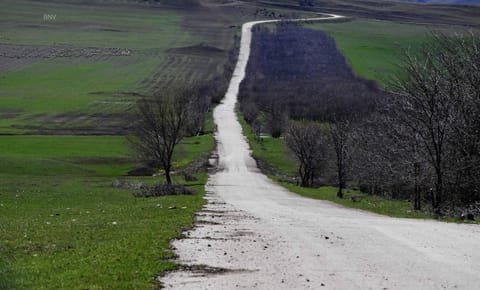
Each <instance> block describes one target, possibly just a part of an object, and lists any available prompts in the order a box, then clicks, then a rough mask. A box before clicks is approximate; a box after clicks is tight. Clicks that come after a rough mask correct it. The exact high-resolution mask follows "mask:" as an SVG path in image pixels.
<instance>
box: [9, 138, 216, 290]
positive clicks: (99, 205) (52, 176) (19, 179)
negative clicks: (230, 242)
mask: <svg viewBox="0 0 480 290" xmlns="http://www.w3.org/2000/svg"><path fill="white" fill-rule="evenodd" d="M213 145H214V141H213V136H212V134H211V133H210V134H207V135H204V136H200V137H191V138H187V139H185V141H184V142H183V143H182V144H181V146H180V147H179V148H178V149H179V150H177V162H176V166H177V168H178V166H183V165H186V164H188V163H189V162H191V161H193V160H196V159H197V158H199V157H201V156H204V155H206V154H208V153H209V152H210V151H211V150H212V148H213ZM128 150H129V149H128V146H127V143H126V140H125V138H123V137H78V136H69V137H67V136H64V137H59V136H2V137H0V160H2V162H1V163H0V217H1V218H0V220H1V223H0V249H1V251H0V288H2V289H30V288H32V289H45V288H47V289H77V288H78V289H148V288H151V287H152V285H154V281H153V279H154V277H155V276H156V275H157V274H159V273H160V272H161V271H164V270H168V269H172V268H174V267H175V266H176V265H175V264H174V263H172V262H170V261H168V260H167V259H168V258H172V257H173V255H174V254H173V253H172V251H171V250H170V246H169V241H170V240H171V239H172V238H176V237H179V236H180V235H181V230H182V229H184V228H186V227H189V226H190V225H191V224H192V222H193V213H194V212H195V211H197V210H199V209H200V207H201V206H202V205H203V203H204V200H203V198H202V197H203V193H204V184H205V182H206V178H207V176H206V174H200V175H198V178H199V180H198V181H195V182H190V183H188V184H190V185H191V186H192V187H194V188H195V189H196V190H197V191H198V194H196V195H191V196H166V197H159V198H134V197H133V195H132V192H134V191H135V190H131V189H122V188H114V187H113V186H112V182H113V181H114V180H116V179H120V180H125V181H130V182H143V183H146V184H150V183H154V182H163V177H161V176H160V177H127V176H124V175H125V173H126V172H127V170H129V169H131V168H132V164H131V161H130V160H129V159H128V158H126V156H128ZM175 181H176V182H182V183H183V182H185V181H184V180H183V179H182V178H181V177H179V176H176V177H175ZM173 206H174V207H176V209H169V207H173Z"/></svg>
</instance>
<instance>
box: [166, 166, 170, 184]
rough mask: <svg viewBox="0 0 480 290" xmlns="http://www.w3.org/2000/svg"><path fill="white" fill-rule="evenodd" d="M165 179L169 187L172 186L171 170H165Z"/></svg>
mask: <svg viewBox="0 0 480 290" xmlns="http://www.w3.org/2000/svg"><path fill="white" fill-rule="evenodd" d="M165 179H166V181H167V184H168V185H171V184H172V178H171V177H170V168H165Z"/></svg>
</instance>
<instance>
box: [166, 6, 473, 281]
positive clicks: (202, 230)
mask: <svg viewBox="0 0 480 290" xmlns="http://www.w3.org/2000/svg"><path fill="white" fill-rule="evenodd" d="M330 17H336V18H338V17H339V16H335V15H331V16H330ZM257 23H260V22H250V23H246V24H244V25H243V28H242V29H243V30H242V41H241V49H240V56H239V60H238V63H237V67H236V69H235V72H234V76H233V78H232V80H231V83H230V87H229V89H228V92H227V94H226V97H225V100H224V101H223V103H222V104H221V105H220V106H218V107H217V108H216V110H215V112H214V117H215V122H216V124H217V126H218V132H217V136H216V138H217V141H218V154H219V171H218V172H217V173H216V174H214V175H212V176H211V177H210V179H209V182H208V185H207V191H208V194H207V196H206V198H207V199H208V201H209V202H208V204H207V205H206V206H205V208H204V210H203V211H202V212H200V213H198V215H197V221H198V222H197V225H196V226H195V228H194V229H192V230H191V231H188V232H187V233H186V235H187V237H188V238H186V239H181V240H176V241H174V242H173V246H174V247H175V249H176V253H177V254H178V256H179V261H178V262H179V263H181V264H183V265H185V266H184V267H183V268H182V269H181V270H179V271H175V272H171V273H168V274H167V275H166V276H164V277H162V278H161V282H162V285H163V286H164V287H165V288H167V289H480V249H479V248H480V226H478V225H465V224H452V223H442V222H436V221H432V220H412V219H395V218H388V217H384V216H380V215H375V214H372V213H368V212H364V211H359V210H352V209H346V208H343V207H340V206H337V205H335V204H333V203H329V202H324V201H319V200H311V199H307V198H303V197H300V196H298V195H295V194H293V193H290V192H288V191H287V190H285V189H284V188H282V187H280V186H278V185H276V184H274V183H272V182H271V181H270V180H269V179H268V178H267V177H266V176H264V175H263V174H262V173H260V172H259V170H258V168H257V166H256V163H255V161H254V160H253V159H252V158H251V156H250V151H249V146H248V144H247V141H246V140H245V138H244V137H243V135H242V129H241V126H240V124H239V123H238V121H237V118H236V115H235V112H234V108H235V104H236V101H237V93H238V87H239V84H240V82H241V80H242V79H243V77H244V75H245V67H246V63H247V60H248V57H249V53H250V51H249V48H250V39H251V27H252V26H254V25H255V24H257Z"/></svg>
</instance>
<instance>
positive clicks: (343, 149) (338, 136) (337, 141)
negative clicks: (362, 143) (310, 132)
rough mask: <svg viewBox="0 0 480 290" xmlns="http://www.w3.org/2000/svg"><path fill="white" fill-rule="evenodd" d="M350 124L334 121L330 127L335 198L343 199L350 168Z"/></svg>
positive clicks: (346, 120)
mask: <svg viewBox="0 0 480 290" xmlns="http://www.w3.org/2000/svg"><path fill="white" fill-rule="evenodd" d="M351 127H352V124H351V122H350V121H349V120H348V119H345V118H344V119H338V120H337V119H335V121H334V122H333V123H332V124H331V125H330V128H329V129H330V130H329V131H330V139H331V142H332V145H333V146H332V147H333V149H334V151H335V165H336V171H337V185H338V192H337V197H339V198H343V190H344V189H345V187H346V182H347V171H348V169H349V167H350V157H351V156H350V155H351V153H352V145H353V144H352V134H351Z"/></svg>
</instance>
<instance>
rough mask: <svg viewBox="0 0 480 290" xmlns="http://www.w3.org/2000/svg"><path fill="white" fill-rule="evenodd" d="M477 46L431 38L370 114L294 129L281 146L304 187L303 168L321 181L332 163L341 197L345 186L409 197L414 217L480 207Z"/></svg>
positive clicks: (461, 39) (308, 180)
mask: <svg viewBox="0 0 480 290" xmlns="http://www.w3.org/2000/svg"><path fill="white" fill-rule="evenodd" d="M478 39H479V38H478V36H476V35H474V34H471V35H460V34H458V35H455V36H446V35H442V34H436V35H433V36H432V39H431V41H430V42H428V44H426V45H425V46H424V47H423V48H422V50H421V51H420V52H417V53H416V54H415V55H413V54H407V55H406V57H405V60H404V62H403V64H402V66H401V67H402V69H403V70H402V71H403V74H402V77H401V78H396V79H393V80H392V81H391V85H390V88H391V92H390V94H388V95H386V96H385V98H384V99H377V104H376V110H375V112H373V113H371V114H368V115H365V114H358V112H357V111H356V110H355V109H354V108H352V111H351V114H350V115H349V116H348V117H347V118H345V117H344V118H338V119H334V120H332V121H331V122H329V123H328V124H324V125H323V126H320V125H319V124H318V123H312V122H305V121H303V122H293V123H292V124H291V125H290V126H289V128H288V130H287V134H286V142H287V145H288V146H289V147H290V148H291V149H292V152H294V153H295V155H296V156H297V158H298V160H299V161H300V164H301V165H300V168H301V170H300V176H301V184H302V185H304V186H311V185H312V184H313V180H314V177H312V173H311V172H309V171H308V170H304V169H303V168H309V169H310V168H314V169H315V170H316V172H315V174H317V175H316V176H320V175H325V174H328V172H327V171H323V172H322V169H325V168H326V167H327V164H328V162H330V163H331V164H330V165H331V168H333V170H334V171H336V174H335V176H336V180H337V181H336V183H337V184H338V196H339V197H342V196H343V192H342V191H343V189H344V188H345V186H346V183H347V181H350V182H357V183H359V184H360V187H361V189H362V190H363V191H365V192H368V193H370V194H376V195H382V196H388V197H393V198H410V199H411V200H412V203H413V206H414V208H415V209H417V210H419V209H420V208H421V205H422V200H428V201H429V202H430V205H431V208H432V209H433V210H434V211H435V212H440V211H441V210H442V209H445V208H446V207H452V206H462V205H466V204H472V203H474V202H478V201H480V46H479V42H478V41H479V40H478ZM312 136H316V137H315V138H314V139H315V141H313V140H312ZM305 156H309V157H308V158H305ZM312 156H313V157H312ZM325 160H327V162H325ZM322 164H323V165H322Z"/></svg>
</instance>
